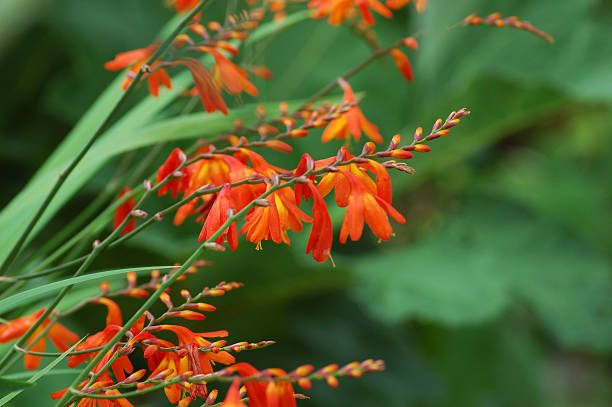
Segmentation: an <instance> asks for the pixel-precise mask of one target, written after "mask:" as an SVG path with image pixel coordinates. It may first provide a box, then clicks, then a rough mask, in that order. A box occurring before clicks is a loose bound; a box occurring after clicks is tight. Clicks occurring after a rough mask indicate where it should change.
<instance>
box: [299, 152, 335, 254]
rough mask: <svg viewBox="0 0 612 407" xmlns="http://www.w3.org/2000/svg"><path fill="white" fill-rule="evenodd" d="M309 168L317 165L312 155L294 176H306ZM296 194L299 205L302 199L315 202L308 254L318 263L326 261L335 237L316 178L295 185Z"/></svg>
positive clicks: (306, 155)
mask: <svg viewBox="0 0 612 407" xmlns="http://www.w3.org/2000/svg"><path fill="white" fill-rule="evenodd" d="M309 166H310V167H311V168H313V169H314V168H315V166H316V164H315V163H314V162H313V160H312V157H310V155H308V154H304V155H303V156H302V159H301V160H300V163H299V164H298V166H297V168H296V169H295V171H294V175H295V176H296V177H297V176H300V175H303V174H305V173H306V171H307V169H308V167H309ZM294 192H295V202H296V204H297V205H299V204H300V202H301V201H302V197H304V198H306V199H307V200H308V199H310V198H312V199H313V200H314V204H313V207H312V218H313V221H312V229H311V230H310V236H309V237H308V244H307V245H306V253H310V252H312V257H313V258H314V259H315V260H316V261H318V262H323V261H326V260H327V259H328V258H329V257H330V254H331V247H332V241H333V238H334V236H333V230H332V223H331V218H330V217H329V212H328V210H327V205H326V204H325V200H324V199H323V196H321V194H320V193H319V190H318V189H317V187H316V186H315V184H314V176H310V177H309V182H308V183H306V184H295V186H294Z"/></svg>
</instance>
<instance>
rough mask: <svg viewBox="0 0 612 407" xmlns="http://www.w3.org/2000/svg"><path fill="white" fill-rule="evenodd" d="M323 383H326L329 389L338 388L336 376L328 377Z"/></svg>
mask: <svg viewBox="0 0 612 407" xmlns="http://www.w3.org/2000/svg"><path fill="white" fill-rule="evenodd" d="M325 381H326V382H327V384H328V385H330V386H331V387H334V388H335V387H338V379H337V378H336V376H328V377H327V378H326V379H325Z"/></svg>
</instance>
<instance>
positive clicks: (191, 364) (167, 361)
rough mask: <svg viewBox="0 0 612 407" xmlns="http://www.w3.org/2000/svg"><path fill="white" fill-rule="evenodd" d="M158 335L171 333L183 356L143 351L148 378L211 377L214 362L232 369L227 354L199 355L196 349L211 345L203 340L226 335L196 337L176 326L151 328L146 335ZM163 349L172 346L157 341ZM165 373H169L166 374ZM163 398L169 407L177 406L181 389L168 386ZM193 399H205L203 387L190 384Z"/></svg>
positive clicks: (166, 342)
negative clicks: (183, 375) (154, 333)
mask: <svg viewBox="0 0 612 407" xmlns="http://www.w3.org/2000/svg"><path fill="white" fill-rule="evenodd" d="M157 331H172V332H174V333H175V334H176V336H177V337H178V342H179V347H182V348H183V349H185V350H186V352H184V351H183V352H182V353H181V354H180V355H179V354H177V353H175V352H162V351H160V350H159V349H157V348H155V347H150V348H148V349H147V350H145V358H146V359H147V362H148V364H149V368H150V369H151V370H152V373H151V376H150V377H154V376H155V375H158V374H160V373H162V372H164V371H166V372H168V374H167V376H166V378H172V377H175V376H177V375H180V374H182V373H186V372H191V374H193V375H197V374H209V373H212V371H213V369H212V365H213V364H214V363H215V362H218V363H223V364H226V365H231V364H233V363H235V361H236V360H235V359H234V357H233V356H232V355H231V354H229V353H228V352H225V351H221V352H216V353H214V352H207V353H202V352H199V351H198V348H200V347H205V346H208V345H210V344H211V342H209V341H207V340H206V339H204V338H211V337H225V336H227V335H228V333H227V331H216V332H204V333H195V332H192V331H190V330H189V329H188V328H185V327H183V326H178V325H158V326H154V327H151V329H149V332H157ZM157 341H158V343H159V344H160V345H161V346H163V347H174V345H173V344H172V343H171V342H168V341H164V340H157ZM168 369H171V371H170V370H168ZM164 391H165V393H166V397H167V398H168V401H170V403H178V401H179V400H180V399H181V393H182V392H183V388H182V387H181V386H180V385H179V384H175V385H171V386H167V387H165V388H164ZM189 392H190V393H191V395H192V396H200V397H206V394H207V391H206V384H204V383H202V384H192V385H191V386H190V388H189Z"/></svg>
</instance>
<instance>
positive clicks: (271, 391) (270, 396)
mask: <svg viewBox="0 0 612 407" xmlns="http://www.w3.org/2000/svg"><path fill="white" fill-rule="evenodd" d="M228 369H229V370H231V371H235V372H237V373H238V374H239V375H240V377H243V378H247V377H250V376H253V375H256V374H258V373H259V371H258V370H257V369H255V368H254V367H253V366H251V365H250V364H248V363H244V362H242V363H236V364H235V365H233V366H230V367H229V368H228ZM268 372H270V373H271V374H272V375H273V376H276V377H282V376H285V375H286V372H285V371H284V370H282V369H268ZM244 386H245V387H246V390H247V394H248V396H249V406H250V407H269V406H277V407H295V405H296V404H295V396H294V393H293V386H292V385H291V383H290V382H288V381H278V382H275V381H271V380H270V381H268V382H267V383H266V382H265V381H255V380H249V381H246V382H244Z"/></svg>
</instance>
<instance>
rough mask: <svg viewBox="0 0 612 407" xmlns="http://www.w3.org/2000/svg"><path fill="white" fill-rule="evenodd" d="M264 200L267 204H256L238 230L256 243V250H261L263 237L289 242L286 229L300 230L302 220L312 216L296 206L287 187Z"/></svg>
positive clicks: (307, 219) (304, 220) (309, 219)
mask: <svg viewBox="0 0 612 407" xmlns="http://www.w3.org/2000/svg"><path fill="white" fill-rule="evenodd" d="M267 188H268V189H270V188H271V187H270V186H268V187H267ZM266 201H267V202H268V206H258V207H256V208H254V209H253V210H252V211H251V212H250V213H249V214H248V215H247V216H246V218H245V221H246V223H245V224H244V226H243V227H242V229H241V230H240V234H245V233H246V239H247V240H248V241H250V242H253V243H256V244H257V246H256V248H257V250H261V241H262V240H264V239H265V240H272V241H274V242H275V243H281V242H283V243H286V244H289V243H290V242H289V237H288V236H287V229H291V230H293V231H295V232H301V231H302V222H312V218H311V217H310V216H308V215H306V214H305V213H304V212H302V211H301V210H300V209H299V208H298V207H297V205H296V204H295V195H294V193H292V192H291V190H288V189H287V188H283V189H279V190H277V191H275V192H273V193H272V194H270V195H268V197H267V198H266Z"/></svg>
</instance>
